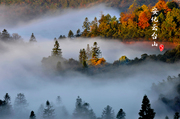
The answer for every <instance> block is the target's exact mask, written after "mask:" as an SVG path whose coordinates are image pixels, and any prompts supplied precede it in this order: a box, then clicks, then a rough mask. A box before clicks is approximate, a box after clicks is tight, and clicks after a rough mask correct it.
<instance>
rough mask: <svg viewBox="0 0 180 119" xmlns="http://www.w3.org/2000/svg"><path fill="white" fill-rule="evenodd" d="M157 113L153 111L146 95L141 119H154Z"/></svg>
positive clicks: (140, 114)
mask: <svg viewBox="0 0 180 119" xmlns="http://www.w3.org/2000/svg"><path fill="white" fill-rule="evenodd" d="M155 114H156V113H155V112H154V110H153V109H151V104H150V101H149V99H148V97H147V96H146V95H145V96H144V98H143V101H142V105H141V110H140V112H139V116H140V117H139V119H154V117H155Z"/></svg>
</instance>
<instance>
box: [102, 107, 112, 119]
mask: <svg viewBox="0 0 180 119" xmlns="http://www.w3.org/2000/svg"><path fill="white" fill-rule="evenodd" d="M102 119H114V111H113V110H112V107H110V106H109V105H107V107H105V108H104V110H103V112H102Z"/></svg>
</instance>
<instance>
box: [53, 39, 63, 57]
mask: <svg viewBox="0 0 180 119" xmlns="http://www.w3.org/2000/svg"><path fill="white" fill-rule="evenodd" d="M59 47H60V46H59V43H58V41H57V40H56V41H55V44H54V48H53V51H52V56H59V57H62V52H61V49H60V48H59Z"/></svg>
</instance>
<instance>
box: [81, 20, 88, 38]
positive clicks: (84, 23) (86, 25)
mask: <svg viewBox="0 0 180 119" xmlns="http://www.w3.org/2000/svg"><path fill="white" fill-rule="evenodd" d="M82 28H83V29H84V31H83V36H86V35H87V33H88V32H89V30H90V22H89V20H88V18H87V17H86V18H85V21H84V22H83V26H82Z"/></svg>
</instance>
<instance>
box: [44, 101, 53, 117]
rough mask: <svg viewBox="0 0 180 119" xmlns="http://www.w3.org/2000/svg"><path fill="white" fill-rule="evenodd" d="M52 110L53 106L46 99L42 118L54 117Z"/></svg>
mask: <svg viewBox="0 0 180 119" xmlns="http://www.w3.org/2000/svg"><path fill="white" fill-rule="evenodd" d="M54 110H55V109H53V106H52V105H51V104H50V102H49V101H48V100H47V101H46V108H45V109H44V113H43V118H44V119H53V118H54Z"/></svg>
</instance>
